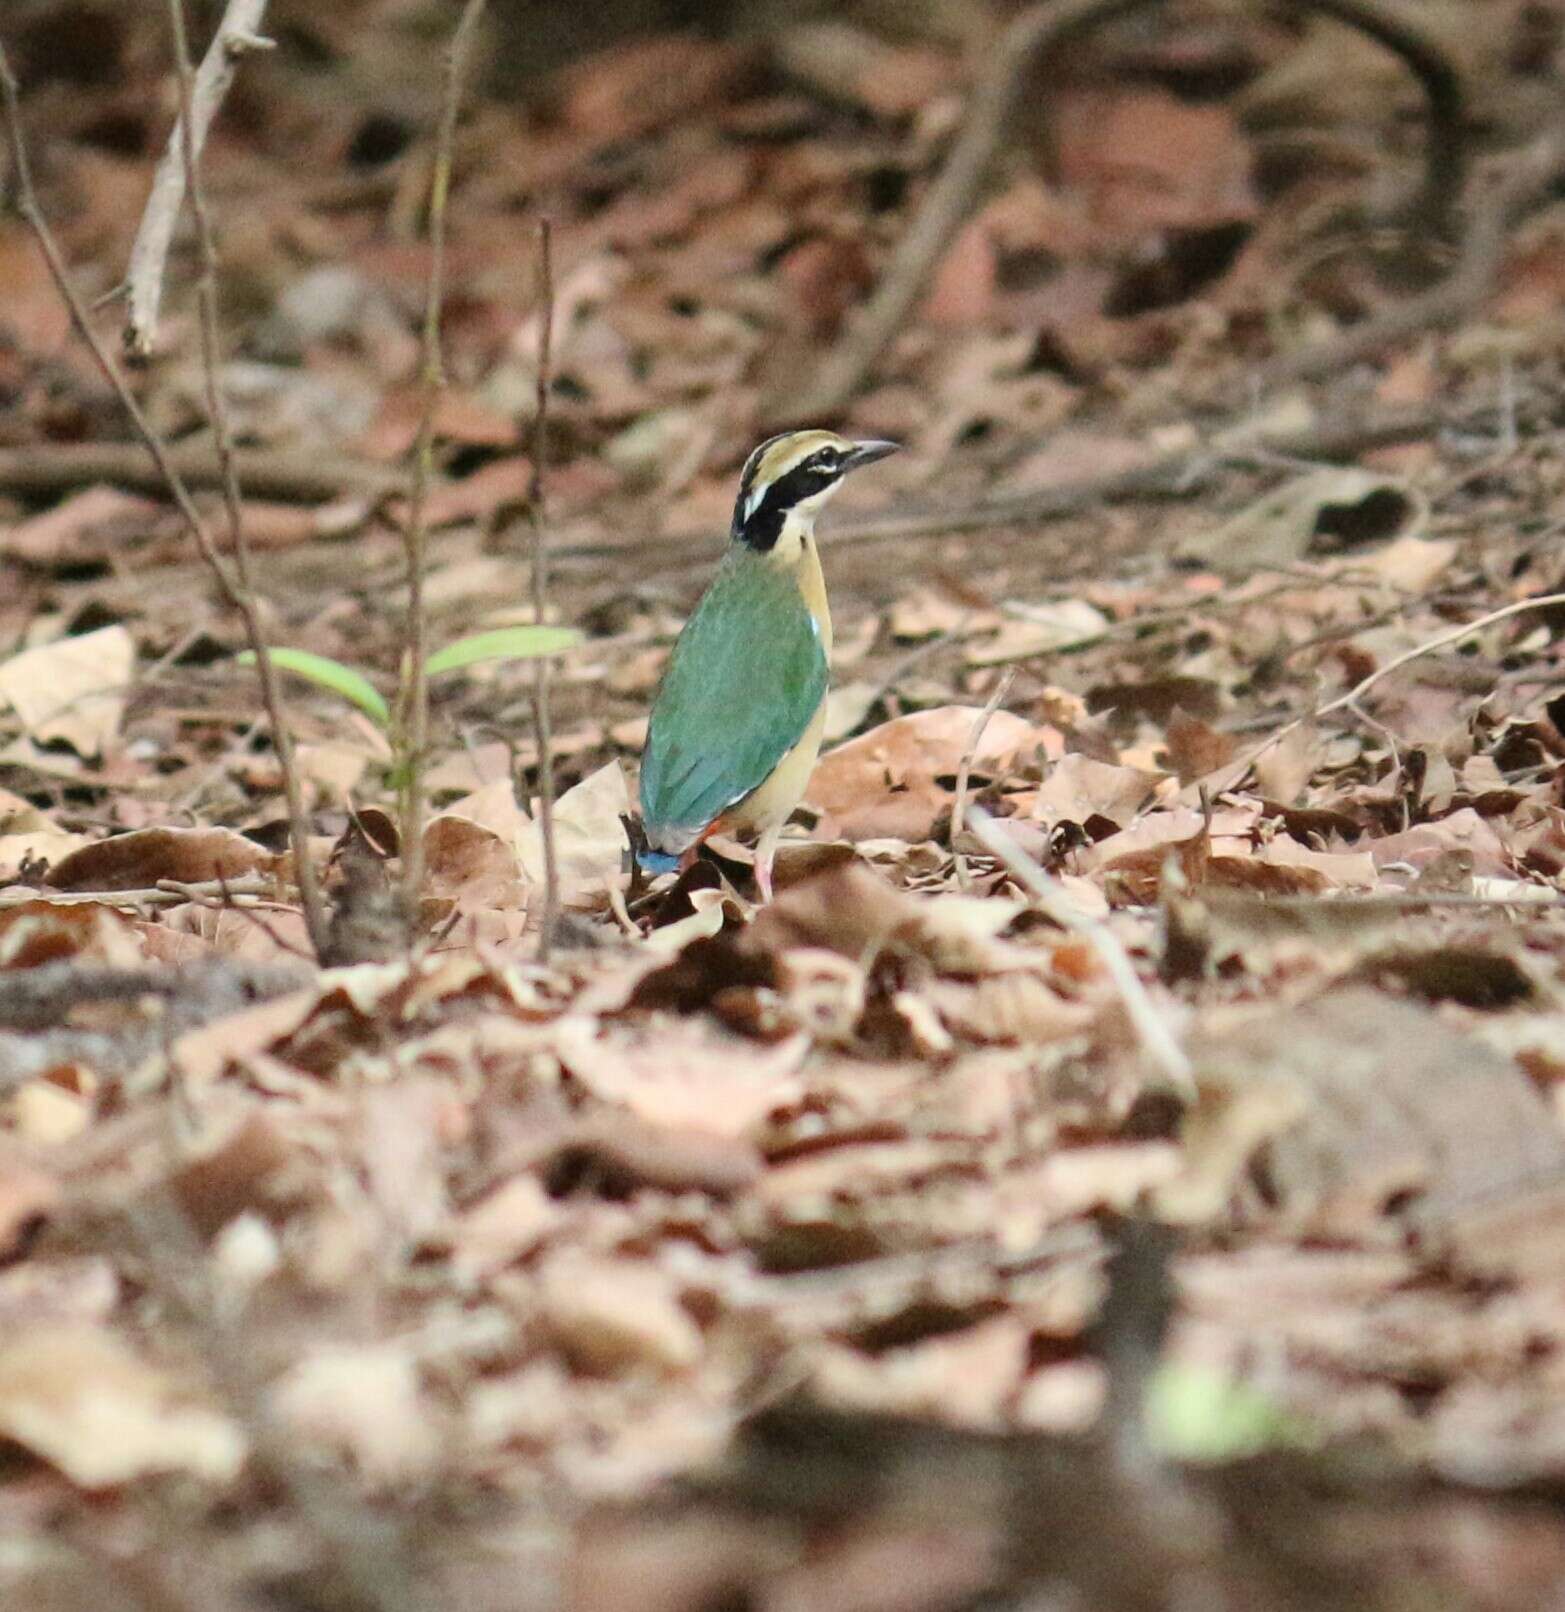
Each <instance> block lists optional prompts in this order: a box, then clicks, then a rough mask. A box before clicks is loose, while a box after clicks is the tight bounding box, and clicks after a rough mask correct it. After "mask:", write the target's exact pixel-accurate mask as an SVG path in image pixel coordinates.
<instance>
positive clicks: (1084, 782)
mask: <svg viewBox="0 0 1565 1612" xmlns="http://www.w3.org/2000/svg"><path fill="white" fill-rule="evenodd" d="M1160 781H1161V780H1160V779H1159V776H1158V774H1157V773H1154V772H1144V771H1143V770H1142V769H1141V768H1139V767H1121V766H1116V765H1115V764H1113V763H1111V762H1107V761H1094V760H1093V758H1092V757H1091V756H1082V755H1076V754H1074V753H1073V754H1071V755H1067V756H1061V757H1060V758H1059V760H1058V761H1056V762H1054V763H1053V764H1052V765H1051V766H1050V768H1049V770H1048V773H1047V774H1046V776H1045V777H1044V780H1043V782H1042V783H1041V784H1040V785H1039V786H1038V788H1037V790H1036V791H1033V792H1031V793H1028V794H1023V795H1019V796H1016V797H1014V800H1015V803H1016V807H1017V810H1018V811H1025V812H1027V814H1028V815H1029V816H1031V817H1035V818H1037V819H1038V820H1039V821H1040V822H1043V823H1047V824H1049V825H1050V827H1053V826H1054V825H1055V824H1057V823H1083V824H1085V823H1089V822H1091V821H1092V819H1093V818H1105V819H1107V820H1108V822H1110V823H1112V824H1113V825H1114V826H1115V827H1116V828H1125V827H1127V826H1128V825H1129V823H1130V821H1131V819H1132V818H1134V817H1135V815H1136V813H1137V812H1139V811H1140V810H1141V809H1142V808H1143V807H1144V806H1145V805H1146V804H1147V802H1148V801H1149V800H1151V798H1152V795H1153V792H1154V791H1155V790H1156V789H1157V786H1158V784H1159V782H1160Z"/></svg>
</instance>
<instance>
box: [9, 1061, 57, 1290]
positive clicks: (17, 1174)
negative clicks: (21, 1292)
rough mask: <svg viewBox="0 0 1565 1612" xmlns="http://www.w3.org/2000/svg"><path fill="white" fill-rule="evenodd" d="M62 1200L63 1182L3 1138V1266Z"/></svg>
mask: <svg viewBox="0 0 1565 1612" xmlns="http://www.w3.org/2000/svg"><path fill="white" fill-rule="evenodd" d="M33 1084H35V1085H36V1084H40V1082H33ZM59 1199H60V1184H59V1182H58V1181H57V1180H56V1179H55V1178H54V1177H53V1176H52V1175H50V1174H48V1173H47V1172H46V1171H45V1170H44V1169H43V1168H42V1167H41V1166H40V1165H38V1164H36V1163H34V1162H33V1160H32V1159H30V1158H29V1157H28V1156H27V1154H26V1153H25V1152H24V1151H23V1149H21V1148H19V1147H17V1146H16V1144H15V1143H14V1142H12V1141H11V1140H10V1139H9V1138H6V1137H0V1262H4V1261H6V1260H9V1259H12V1258H14V1257H15V1256H16V1255H17V1254H18V1253H21V1252H22V1251H23V1250H25V1248H26V1246H27V1244H28V1242H29V1241H31V1239H32V1237H33V1235H34V1234H35V1233H36V1232H37V1231H39V1230H40V1229H41V1228H42V1226H43V1224H44V1222H45V1221H46V1220H47V1219H48V1217H49V1215H50V1214H51V1213H52V1212H53V1210H54V1208H55V1205H56V1204H57V1203H58V1202H59Z"/></svg>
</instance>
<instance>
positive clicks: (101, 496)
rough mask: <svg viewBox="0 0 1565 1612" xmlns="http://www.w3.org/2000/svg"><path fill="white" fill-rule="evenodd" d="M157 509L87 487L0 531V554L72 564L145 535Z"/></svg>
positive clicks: (132, 497) (37, 562)
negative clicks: (127, 540)
mask: <svg viewBox="0 0 1565 1612" xmlns="http://www.w3.org/2000/svg"><path fill="white" fill-rule="evenodd" d="M160 508H161V506H160V505H158V504H157V503H155V502H154V501H153V500H152V499H150V498H141V497H137V496H135V495H134V494H131V493H126V492H121V491H120V490H119V489H118V488H117V487H87V488H84V489H83V490H82V491H81V492H79V493H72V494H71V495H70V496H69V497H67V498H62V499H61V500H60V502H59V503H58V504H56V505H55V506H54V508H53V509H49V510H45V511H44V513H43V514H41V515H34V516H32V517H30V518H29V519H27V520H22V521H18V522H17V523H16V525H14V526H13V527H11V528H10V529H9V530H8V531H0V553H3V554H6V555H8V556H10V557H11V558H13V559H16V560H20V561H22V562H23V563H24V564H27V565H39V566H59V565H76V564H80V563H81V562H82V561H83V560H85V559H88V558H97V557H99V556H100V555H101V554H102V553H103V552H104V551H105V550H106V549H107V548H108V547H109V546H110V545H111V544H114V543H124V542H125V541H126V539H127V538H129V537H132V536H135V535H137V534H140V533H145V532H146V531H147V530H148V529H149V528H150V527H151V526H152V524H153V521H154V520H155V518H156V517H157V515H158V514H159V512H160Z"/></svg>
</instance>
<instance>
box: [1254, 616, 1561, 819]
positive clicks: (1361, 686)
mask: <svg viewBox="0 0 1565 1612" xmlns="http://www.w3.org/2000/svg"><path fill="white" fill-rule="evenodd" d="M1561 606H1565V593H1540V594H1539V595H1538V596H1537V597H1536V598H1533V599H1519V600H1517V601H1516V603H1514V604H1508V605H1505V606H1504V607H1503V608H1502V609H1499V610H1491V611H1489V613H1488V614H1487V615H1483V616H1479V617H1478V618H1477V620H1475V621H1469V622H1467V623H1466V624H1465V625H1464V626H1461V627H1452V628H1451V629H1450V630H1449V631H1448V632H1443V633H1440V634H1439V635H1438V636H1436V637H1434V638H1429V639H1426V640H1425V641H1424V642H1423V643H1421V644H1415V645H1414V646H1413V648H1412V649H1409V650H1405V651H1403V653H1402V654H1400V655H1396V656H1394V657H1393V658H1392V659H1390V660H1388V661H1387V662H1386V664H1385V665H1384V666H1381V667H1379V668H1377V669H1376V670H1375V671H1373V672H1371V673H1370V674H1369V676H1368V677H1365V678H1361V679H1360V680H1359V681H1358V682H1357V683H1355V684H1354V685H1353V687H1352V688H1350V689H1349V690H1348V691H1347V693H1346V694H1339V695H1337V697H1336V698H1335V699H1332V700H1328V701H1327V702H1326V703H1325V704H1324V705H1320V706H1317V707H1316V708H1315V709H1314V710H1313V711H1307V712H1305V713H1304V715H1303V716H1296V717H1294V719H1293V720H1292V721H1291V722H1287V723H1284V724H1283V726H1282V727H1280V728H1278V729H1277V731H1276V732H1275V733H1273V734H1270V735H1269V736H1268V737H1267V738H1266V739H1265V740H1263V741H1262V743H1260V744H1258V745H1257V746H1256V747H1255V748H1254V749H1253V750H1252V751H1251V752H1250V754H1249V755H1248V756H1247V757H1246V758H1245V763H1244V771H1243V772H1240V773H1237V774H1236V775H1235V777H1234V781H1233V784H1231V785H1230V786H1229V787H1230V788H1233V787H1236V786H1237V785H1238V783H1239V781H1240V780H1241V779H1242V778H1243V777H1244V773H1245V772H1248V771H1249V770H1250V768H1252V767H1253V766H1254V765H1255V763H1256V762H1257V761H1259V760H1260V759H1261V757H1262V756H1264V755H1266V754H1267V753H1268V752H1269V751H1271V750H1272V749H1273V748H1274V747H1275V746H1277V745H1279V744H1281V743H1282V741H1283V740H1284V739H1286V738H1287V737H1288V735H1289V734H1290V733H1293V732H1296V731H1297V730H1298V729H1299V728H1301V727H1303V726H1304V724H1305V723H1306V722H1318V721H1319V720H1320V719H1321V718H1322V717H1324V716H1330V715H1331V714H1332V713H1333V712H1334V711H1345V710H1347V709H1348V708H1349V707H1353V706H1357V704H1358V702H1359V701H1360V700H1362V699H1363V698H1364V696H1365V695H1366V694H1368V693H1369V691H1370V690H1371V689H1372V688H1375V687H1376V686H1377V685H1378V684H1380V683H1383V682H1384V681H1385V680H1386V679H1387V678H1388V677H1390V676H1391V675H1392V674H1393V673H1394V672H1399V671H1401V670H1402V668H1403V667H1404V666H1408V665H1411V664H1412V662H1414V661H1415V660H1421V659H1422V658H1423V657H1424V656H1425V655H1433V654H1434V653H1436V651H1438V650H1442V649H1445V648H1447V647H1448V646H1449V645H1451V644H1456V643H1460V642H1461V640H1462V639H1464V638H1471V637H1472V635H1473V634H1474V633H1475V632H1482V631H1483V630H1484V628H1485V627H1492V626H1494V625H1495V623H1496V622H1501V621H1508V620H1509V619H1510V618H1511V617H1512V616H1520V615H1525V614H1526V613H1527V612H1528V611H1530V610H1553V609H1557V608H1559V607H1561Z"/></svg>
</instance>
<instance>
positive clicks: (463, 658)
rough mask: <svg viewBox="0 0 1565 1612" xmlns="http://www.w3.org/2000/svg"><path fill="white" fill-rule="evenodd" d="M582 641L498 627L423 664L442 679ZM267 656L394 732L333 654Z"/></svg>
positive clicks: (371, 691) (388, 716)
mask: <svg viewBox="0 0 1565 1612" xmlns="http://www.w3.org/2000/svg"><path fill="white" fill-rule="evenodd" d="M580 642H581V634H580V633H579V632H578V631H577V630H576V629H575V628H574V627H497V628H495V629H494V630H493V631H492V632H478V633H473V634H472V635H471V636H470V637H467V638H458V639H457V640H456V641H455V643H450V644H447V645H446V646H445V647H444V648H443V649H437V650H436V651H435V652H434V654H433V655H431V656H430V657H429V659H428V660H426V661H425V662H424V674H425V676H427V677H431V678H434V677H440V676H443V675H444V674H445V673H447V672H460V671H465V670H466V669H467V668H468V667H469V666H476V665H478V663H479V662H480V661H490V660H536V659H537V658H538V657H539V656H540V655H558V654H559V653H560V652H561V651H562V650H566V649H570V648H572V647H573V646H574V645H576V644H578V643H580ZM268 653H269V654H270V655H271V657H272V661H273V663H274V664H275V665H277V666H280V667H282V669H283V670H284V671H285V672H292V673H293V674H294V676H295V677H302V678H304V679H305V680H306V681H307V682H310V683H314V684H315V685H316V686H317V687H318V688H323V689H326V690H328V691H329V692H330V693H332V694H336V695H338V696H339V697H340V698H342V699H345V700H347V701H348V702H349V704H351V705H356V706H357V707H358V708H359V710H361V711H362V712H363V713H364V714H365V716H367V717H368V718H369V719H370V721H371V722H373V723H374V724H375V726H376V727H378V728H379V729H380V730H381V731H382V732H383V733H391V732H392V731H393V729H394V728H395V726H396V721H395V713H394V712H393V710H392V707H391V705H390V703H389V702H388V701H387V699H386V697H385V695H383V694H382V693H381V692H380V690H379V689H378V688H376V687H375V685H374V684H373V683H372V682H370V680H369V678H367V677H366V676H365V675H364V673H363V672H361V671H360V670H359V669H358V668H357V667H355V666H345V665H344V664H343V663H342V662H341V661H340V660H333V659H332V658H331V657H330V656H329V655H312V654H311V653H310V652H309V651H308V650H305V649H286V648H279V649H272V650H269V651H268ZM239 664H240V665H241V666H253V665H254V664H255V655H254V654H253V652H252V651H250V650H248V649H247V650H246V651H245V652H244V653H243V654H242V655H240V657H239Z"/></svg>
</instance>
